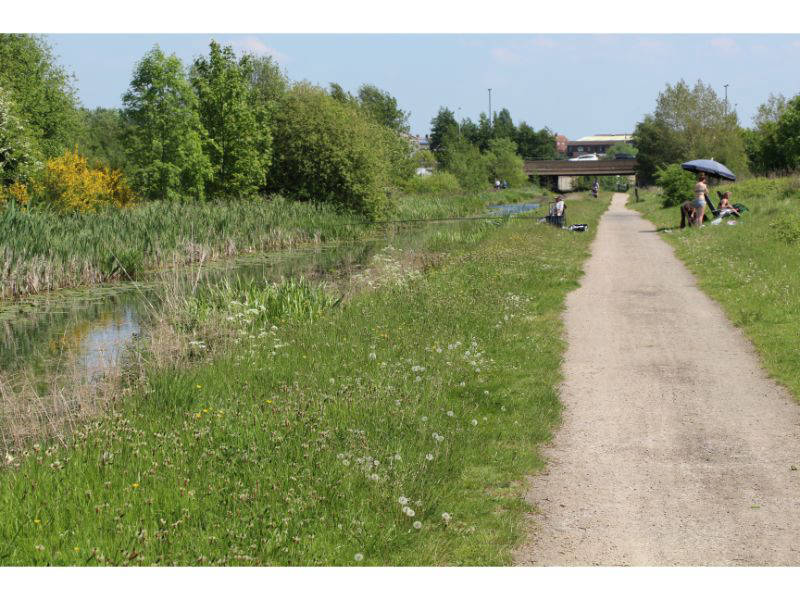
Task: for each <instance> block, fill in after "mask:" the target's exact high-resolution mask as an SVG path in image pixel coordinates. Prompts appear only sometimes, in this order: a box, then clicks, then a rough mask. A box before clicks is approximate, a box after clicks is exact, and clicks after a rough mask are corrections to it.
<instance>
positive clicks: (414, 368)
mask: <svg viewBox="0 0 800 600" xmlns="http://www.w3.org/2000/svg"><path fill="white" fill-rule="evenodd" d="M411 370H412V371H413V372H414V373H422V372H423V371H424V370H425V367H421V366H419V365H414V366H413V367H411Z"/></svg>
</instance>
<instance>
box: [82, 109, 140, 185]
mask: <svg viewBox="0 0 800 600" xmlns="http://www.w3.org/2000/svg"><path fill="white" fill-rule="evenodd" d="M81 113H82V118H83V123H84V124H83V127H82V128H81V130H82V133H81V135H80V137H79V138H78V140H77V146H78V150H79V151H80V153H81V154H83V155H84V156H86V157H87V158H88V159H89V160H90V161H91V162H92V163H93V164H94V165H95V166H98V165H108V166H109V167H111V168H113V169H120V170H122V171H126V170H127V166H128V159H127V156H126V154H125V142H124V139H123V136H124V120H123V116H122V111H121V110H119V109H116V108H96V109H94V110H88V109H85V108H84V109H82V110H81Z"/></svg>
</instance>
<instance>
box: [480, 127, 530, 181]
mask: <svg viewBox="0 0 800 600" xmlns="http://www.w3.org/2000/svg"><path fill="white" fill-rule="evenodd" d="M484 161H485V164H486V168H487V172H488V175H489V176H490V177H492V178H496V179H499V180H501V181H506V182H508V184H509V185H511V186H517V185H522V184H523V183H525V181H527V179H528V176H527V175H526V174H525V169H524V167H525V161H523V160H522V157H520V156H519V155H518V154H517V145H516V144H515V143H514V142H513V141H512V140H510V139H508V138H497V139H493V140H491V141H490V142H489V149H488V150H487V151H486V153H485V154H484Z"/></svg>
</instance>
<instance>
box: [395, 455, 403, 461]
mask: <svg viewBox="0 0 800 600" xmlns="http://www.w3.org/2000/svg"><path fill="white" fill-rule="evenodd" d="M394 459H395V460H403V457H402V456H400V455H399V454H395V455H394Z"/></svg>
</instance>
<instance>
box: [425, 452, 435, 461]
mask: <svg viewBox="0 0 800 600" xmlns="http://www.w3.org/2000/svg"><path fill="white" fill-rule="evenodd" d="M425 459H426V460H433V454H431V453H430V452H429V453H428V454H426V455H425Z"/></svg>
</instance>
